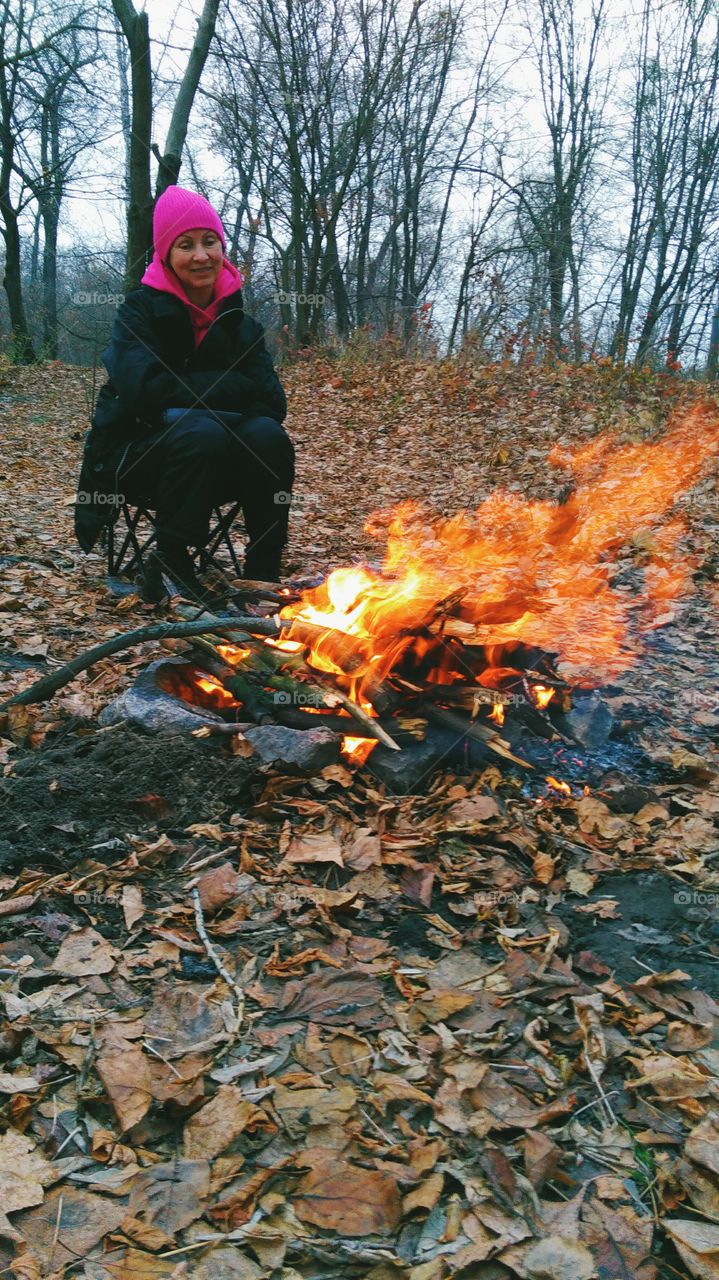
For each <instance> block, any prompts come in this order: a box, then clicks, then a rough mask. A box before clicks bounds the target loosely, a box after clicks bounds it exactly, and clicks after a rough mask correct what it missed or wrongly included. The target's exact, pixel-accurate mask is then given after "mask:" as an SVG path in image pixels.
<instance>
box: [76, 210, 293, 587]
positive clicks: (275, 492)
mask: <svg viewBox="0 0 719 1280" xmlns="http://www.w3.org/2000/svg"><path fill="white" fill-rule="evenodd" d="M153 242H154V256H153V259H152V262H151V264H150V266H149V267H148V269H147V271H146V272H145V274H144V276H143V277H142V281H141V285H140V288H139V289H137V290H135V291H134V292H133V293H130V294H129V295H128V297H127V298H126V299H125V301H124V302H123V303H122V305H121V306H120V308H119V309H118V312H117V315H116V317H115V322H114V325H113V330H112V338H111V341H110V345H109V347H108V348H107V350H106V351H105V352H104V353H103V357H102V359H103V363H104V365H105V367H106V368H107V371H108V374H109V375H110V376H109V381H108V382H106V383H105V385H104V386H103V387H102V388H101V390H100V393H99V396H98V400H97V405H96V408H95V414H94V417H93V419H92V427H91V430H90V431H89V433H88V438H87V441H86V445H85V452H84V456H83V466H82V471H81V473H80V481H79V485H78V495H77V505H76V507H75V530H76V534H77V538H78V541H79V543H80V545H81V547H82V548H83V550H84V551H90V550H91V549H92V547H93V546H94V544H95V542H96V540H97V537H98V535H99V533H100V530H101V528H102V527H103V525H105V524H106V523H108V521H109V520H110V519H111V517H112V515H113V514H114V513H113V511H112V500H111V495H113V494H114V495H116V497H115V501H116V502H122V501H123V500H127V501H129V502H132V501H137V500H139V499H142V500H144V501H145V502H146V503H147V505H149V506H151V507H152V508H153V509H154V510H155V511H156V530H157V542H156V549H155V550H154V551H153V552H152V553H151V555H150V556H149V557H148V562H147V568H146V572H145V582H144V587H143V595H144V598H145V599H146V600H151V601H155V600H159V599H162V596H163V594H164V586H165V584H167V585H168V587H169V589H170V590H172V589H173V586H174V588H175V589H176V590H178V591H179V592H180V593H181V594H182V595H188V596H190V597H191V598H193V599H197V600H200V601H203V602H204V601H205V595H204V594H203V589H202V586H201V584H200V582H199V581H198V579H197V577H196V575H195V571H194V566H193V562H192V557H191V556H190V553H189V551H188V548H189V547H202V546H204V544H205V542H206V541H207V538H208V535H209V522H210V514H211V511H212V508H213V507H215V506H217V505H218V503H222V502H229V501H230V500H232V499H235V500H240V501H241V502H242V507H243V511H244V516H245V527H246V530H247V534H248V539H249V541H248V545H247V549H246V553H245V562H244V576H245V577H246V578H257V579H262V580H265V581H269V582H274V581H277V579H278V578H279V572H280V558H281V555H282V549H283V547H284V545H285V543H286V541H287V522H288V514H289V495H290V493H291V490H292V482H293V479H294V449H293V447H292V444H291V442H290V440H289V437H288V436H287V434H286V432H285V431H284V429H283V427H282V426H281V423H282V422H283V421H284V419H285V417H286V415H287V402H286V399H285V393H284V391H283V388H282V384H281V382H280V380H279V378H278V376H277V374H276V372H275V369H274V366H273V363H272V358H271V356H270V354H269V352H268V350H267V347H266V346H265V341H264V330H263V327H262V325H261V324H260V323H259V322H258V321H257V320H253V319H251V318H250V317H249V316H247V315H246V314H245V312H244V309H243V306H242V293H241V287H242V277H241V275H240V273H239V271H238V270H237V268H236V267H234V266H232V264H231V263H230V262H228V260H227V258H225V256H224V251H225V233H224V229H223V226H222V222H221V221H220V218H219V216H218V214H217V213H216V211H215V210H214V209H213V207H212V205H211V204H209V202H208V201H207V200H205V199H204V198H203V197H202V196H200V195H197V194H195V193H194V192H192V191H186V190H185V189H184V188H182V187H169V188H168V189H167V190H166V191H165V192H164V193H163V195H161V196H160V198H159V200H158V201H157V204H156V206H155V211H154V215H153ZM108 498H110V500H108Z"/></svg>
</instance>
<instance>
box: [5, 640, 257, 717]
mask: <svg viewBox="0 0 719 1280" xmlns="http://www.w3.org/2000/svg"><path fill="white" fill-rule="evenodd" d="M238 627H243V628H244V629H245V630H247V631H254V632H255V633H256V634H258V635H263V636H278V635H279V634H280V628H279V627H278V625H277V623H276V622H275V620H274V618H233V619H222V618H218V619H217V620H216V621H213V622H211V623H208V622H207V621H202V620H200V621H199V622H174V623H166V622H161V623H154V624H153V625H152V626H149V627H138V629H137V630H136V631H127V632H125V633H124V634H123V635H119V636H113V637H112V639H111V640H105V641H104V642H103V643H102V644H96V645H95V646H94V648H92V649H87V650H86V652H85V653H81V654H78V656H77V657H76V658H73V659H72V660H71V661H70V662H67V663H65V665H64V666H63V667H58V669H57V671H52V672H50V674H49V675H46V676H43V678H42V680H36V681H35V684H31V685H30V687H29V688H28V689H23V690H22V692H21V693H16V694H14V695H13V697H12V698H8V699H7V701H6V702H3V703H0V711H5V710H6V709H7V708H8V707H13V706H27V705H28V704H29V703H33V702H44V701H45V700H46V699H47V698H51V697H52V696H53V694H54V693H57V691H58V689H62V688H63V686H64V685H66V684H69V683H70V681H71V680H74V679H75V676H77V675H79V674H80V672H81V671H87V669H88V667H92V666H93V665H94V664H95V663H96V662H99V661H100V659H101V658H109V657H110V655H111V654H113V653H122V651H123V650H124V649H132V648H134V646H135V645H138V644H144V643H145V642H146V641H148V640H182V639H184V638H185V637H188V636H197V635H202V634H203V632H214V633H215V634H217V635H223V636H228V635H231V634H232V632H233V631H236V630H237V629H238Z"/></svg>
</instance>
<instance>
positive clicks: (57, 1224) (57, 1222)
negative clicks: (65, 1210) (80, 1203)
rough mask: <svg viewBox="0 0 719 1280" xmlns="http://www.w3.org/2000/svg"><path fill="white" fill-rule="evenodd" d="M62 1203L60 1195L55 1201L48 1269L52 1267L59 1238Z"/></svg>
mask: <svg viewBox="0 0 719 1280" xmlns="http://www.w3.org/2000/svg"><path fill="white" fill-rule="evenodd" d="M62 1205H63V1197H62V1196H60V1199H59V1200H58V1202H57V1217H56V1219H55V1234H54V1236H53V1238H52V1248H51V1250H50V1258H49V1260H48V1264H47V1265H48V1269H50V1268H51V1267H52V1260H53V1257H54V1256H55V1250H56V1248H57V1242H58V1240H59V1238H60V1223H61V1222H62Z"/></svg>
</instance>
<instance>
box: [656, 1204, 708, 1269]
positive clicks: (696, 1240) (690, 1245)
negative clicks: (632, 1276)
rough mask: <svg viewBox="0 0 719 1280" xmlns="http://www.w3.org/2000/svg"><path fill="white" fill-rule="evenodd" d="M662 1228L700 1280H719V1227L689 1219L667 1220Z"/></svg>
mask: <svg viewBox="0 0 719 1280" xmlns="http://www.w3.org/2000/svg"><path fill="white" fill-rule="evenodd" d="M662 1226H663V1227H664V1230H665V1231H666V1233H667V1235H668V1236H669V1237H670V1239H671V1241H672V1243H673V1245H674V1247H675V1249H676V1251H677V1253H678V1254H679V1256H680V1258H681V1259H682V1261H683V1262H684V1263H685V1264H686V1266H687V1267H688V1268H689V1270H690V1272H691V1274H692V1275H693V1276H697V1277H698V1280H719V1226H717V1225H716V1223H714V1222H693V1221H692V1220H691V1219H689V1218H665V1219H664V1220H663V1222H662Z"/></svg>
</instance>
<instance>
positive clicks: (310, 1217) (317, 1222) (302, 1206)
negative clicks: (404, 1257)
mask: <svg viewBox="0 0 719 1280" xmlns="http://www.w3.org/2000/svg"><path fill="white" fill-rule="evenodd" d="M298 1161H299V1162H300V1163H303V1164H304V1163H309V1164H310V1165H311V1168H310V1171H309V1173H307V1174H305V1176H304V1177H303V1178H302V1179H301V1181H300V1183H299V1185H298V1187H297V1189H296V1192H295V1195H294V1197H293V1198H292V1207H293V1209H294V1211H295V1213H296V1214H297V1217H298V1218H301V1219H302V1221H303V1222H310V1223H312V1225H313V1226H316V1227H320V1228H321V1229H322V1230H323V1231H337V1232H338V1233H340V1234H341V1235H343V1236H368V1235H374V1234H378V1235H385V1234H386V1233H387V1232H389V1231H393V1230H394V1229H395V1228H396V1227H397V1226H398V1224H399V1221H400V1218H401V1215H402V1201H401V1199H400V1195H399V1191H398V1189H397V1184H396V1182H395V1181H394V1178H391V1177H390V1176H389V1175H388V1174H386V1173H379V1172H377V1171H375V1170H371V1169H361V1168H360V1167H359V1166H358V1165H353V1164H350V1163H349V1161H347V1160H344V1159H343V1158H342V1157H341V1156H338V1155H337V1152H336V1151H331V1150H323V1149H322V1148H313V1149H312V1150H311V1151H308V1152H302V1153H300V1155H299V1156H298Z"/></svg>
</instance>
